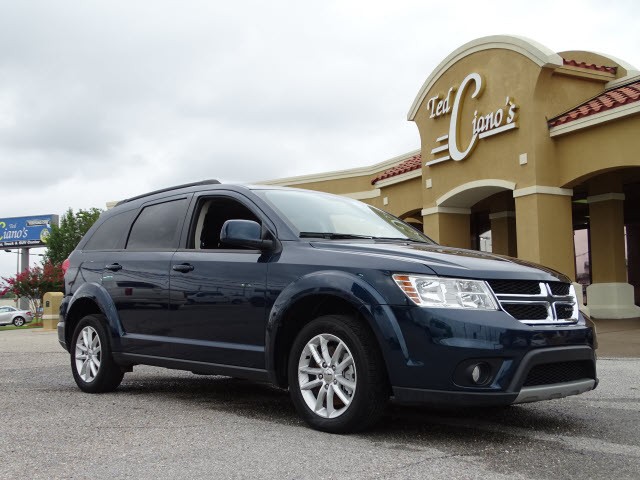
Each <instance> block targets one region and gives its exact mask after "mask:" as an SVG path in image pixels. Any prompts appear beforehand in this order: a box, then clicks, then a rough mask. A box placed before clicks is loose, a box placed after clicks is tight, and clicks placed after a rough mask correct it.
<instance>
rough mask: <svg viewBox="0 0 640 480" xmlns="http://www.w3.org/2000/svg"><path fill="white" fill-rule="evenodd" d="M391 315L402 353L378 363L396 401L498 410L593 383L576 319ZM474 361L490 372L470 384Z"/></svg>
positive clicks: (591, 357)
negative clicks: (541, 322) (536, 322)
mask: <svg viewBox="0 0 640 480" xmlns="http://www.w3.org/2000/svg"><path fill="white" fill-rule="evenodd" d="M392 310H393V313H394V316H395V319H396V321H397V323H398V326H399V327H400V328H399V329H400V331H401V332H402V339H401V341H400V342H399V343H400V345H402V344H404V348H397V349H395V350H394V351H392V350H387V352H386V353H387V355H385V357H386V359H387V368H388V371H389V378H390V381H391V385H392V388H393V393H394V397H395V399H396V400H397V401H399V402H402V403H413V404H437V405H460V406H499V405H510V404H513V403H524V402H532V401H538V400H546V399H552V398H561V397H564V396H568V395H575V394H580V393H584V392H586V391H589V390H592V389H594V388H595V387H596V386H597V384H598V380H597V376H596V368H595V350H594V345H593V344H594V338H593V332H592V330H591V329H590V328H589V327H587V326H586V325H585V323H584V319H583V318H581V319H580V321H579V322H578V324H575V325H566V324H565V325H548V326H530V325H526V324H523V323H521V322H519V321H517V320H515V319H513V318H512V317H510V316H509V315H507V314H506V313H505V312H502V311H496V312H464V311H460V310H457V311H452V310H444V309H425V308H419V307H416V308H412V307H392ZM388 344H389V342H387V345H388ZM401 353H402V354H401ZM479 363H482V364H484V365H485V366H486V367H487V369H488V370H489V371H490V374H488V379H487V381H486V382H481V384H480V385H477V384H473V382H472V381H471V379H470V375H469V372H470V371H471V369H472V368H473V365H476V364H479Z"/></svg>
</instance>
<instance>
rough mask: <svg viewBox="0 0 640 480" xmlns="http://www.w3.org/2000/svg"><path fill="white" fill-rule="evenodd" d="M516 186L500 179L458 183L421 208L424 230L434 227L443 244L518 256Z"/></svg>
mask: <svg viewBox="0 0 640 480" xmlns="http://www.w3.org/2000/svg"><path fill="white" fill-rule="evenodd" d="M515 186H516V185H515V183H513V182H508V181H505V180H501V179H486V180H475V181H473V182H468V183H465V184H463V185H460V186H458V187H456V188H454V189H452V190H450V191H449V192H447V193H445V194H444V195H442V196H441V197H440V198H438V199H437V200H436V205H437V206H436V207H435V208H433V209H425V210H423V215H424V218H425V225H426V224H428V226H425V231H426V232H427V233H430V232H429V230H427V228H429V229H432V228H434V227H435V228H436V229H437V231H438V241H439V242H440V243H443V244H445V245H453V246H459V247H465V248H473V249H476V250H483V251H491V252H494V253H498V254H501V255H510V256H517V239H516V225H515V202H514V199H513V190H514V189H515Z"/></svg>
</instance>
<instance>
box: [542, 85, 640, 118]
mask: <svg viewBox="0 0 640 480" xmlns="http://www.w3.org/2000/svg"><path fill="white" fill-rule="evenodd" d="M637 101H640V80H638V81H636V82H633V83H630V84H628V85H623V86H622V87H617V88H613V89H611V90H609V91H607V92H604V93H601V94H600V95H598V96H597V97H595V98H592V99H591V100H588V101H586V102H584V103H582V104H581V105H578V106H577V107H575V108H573V109H571V110H569V111H568V112H565V113H563V114H561V115H558V116H557V117H554V118H552V119H551V120H549V121H548V122H547V124H548V125H549V128H551V127H557V126H558V125H564V124H565V123H569V122H572V121H574V120H578V119H579V118H584V117H588V116H590V115H595V114H596V113H600V112H604V111H607V110H611V109H613V108H616V107H620V106H622V105H627V104H629V103H634V102H637Z"/></svg>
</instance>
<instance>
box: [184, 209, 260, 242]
mask: <svg viewBox="0 0 640 480" xmlns="http://www.w3.org/2000/svg"><path fill="white" fill-rule="evenodd" d="M196 211H197V212H198V213H197V217H196V218H197V220H196V224H195V229H194V233H193V235H192V237H191V240H190V241H189V248H195V249H196V250H201V249H205V250H211V249H231V248H234V249H240V250H242V248H239V247H230V246H228V245H221V244H220V231H221V230H222V225H224V222H226V221H227V220H252V221H254V222H258V223H262V222H261V221H260V219H259V218H258V217H257V216H256V215H254V214H253V213H252V212H251V210H249V209H248V208H247V207H245V206H244V205H243V204H241V203H240V202H238V201H237V200H234V199H232V198H228V197H218V198H203V199H201V200H200V204H199V205H198V208H197V210H196Z"/></svg>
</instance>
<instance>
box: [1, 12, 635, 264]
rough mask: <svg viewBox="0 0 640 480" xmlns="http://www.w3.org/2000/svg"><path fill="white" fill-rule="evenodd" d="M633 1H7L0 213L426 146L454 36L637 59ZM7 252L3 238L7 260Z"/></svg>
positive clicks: (364, 160)
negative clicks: (424, 128)
mask: <svg viewBox="0 0 640 480" xmlns="http://www.w3.org/2000/svg"><path fill="white" fill-rule="evenodd" d="M619 12H624V14H623V15H622V14H620V13H619ZM639 14H640V6H639V4H637V3H636V2H632V1H626V2H609V3H607V4H603V3H601V2H595V1H592V2H584V1H580V2H578V1H567V2H557V1H556V2H551V1H540V2H535V3H531V2H514V1H510V2H506V1H500V2H485V3H481V2H471V1H459V2H454V3H451V4H443V3H438V4H433V3H432V2H423V1H396V2H382V1H349V0H342V1H327V2H300V1H274V2H260V1H246V0H245V1H242V0H240V1H236V2H221V1H204V0H203V1H193V0H189V1H182V2H177V1H159V0H154V1H143V0H140V1H136V2H130V1H112V2H97V1H83V2H72V1H63V0H60V1H57V2H49V1H24V2H3V3H2V4H1V5H0V162H1V164H2V166H3V167H4V168H3V176H2V194H3V198H4V202H2V207H1V208H0V216H3V217H8V216H23V215H30V214H37V213H59V214H61V213H63V212H64V210H65V209H66V208H67V207H73V208H76V209H77V208H90V207H104V204H105V202H106V201H108V200H113V199H118V198H123V197H127V196H132V195H135V194H138V193H140V192H144V191H145V190H150V189H154V188H160V187H163V186H167V185H171V184H175V183H180V182H184V181H190V180H199V179H203V178H219V179H221V180H223V181H240V182H250V181H256V180H262V179H268V178H278V177H286V176H292V175H302V174H309V173H316V172H323V171H327V170H333V169H343V168H349V167H357V166H362V165H367V164H371V163H375V162H380V161H382V160H385V159H387V158H390V157H393V156H395V155H398V154H401V153H404V152H407V151H409V150H413V149H416V148H418V147H419V143H420V142H419V137H418V133H417V129H416V128H415V125H413V124H412V123H409V122H407V121H406V113H407V110H408V109H409V107H410V105H411V103H412V101H413V99H414V96H415V95H416V94H417V92H418V89H419V88H420V86H421V85H422V83H423V82H424V80H425V79H426V78H427V76H428V75H429V73H430V72H431V71H432V70H433V69H434V68H435V67H436V66H437V65H438V63H439V62H440V61H441V60H442V59H443V58H445V57H446V56H447V55H448V54H449V53H450V52H451V51H453V50H454V49H456V48H457V47H459V46H460V45H462V44H464V43H466V42H467V41H469V40H472V39H474V38H477V37H481V36H485V35H493V34H501V33H514V34H518V35H524V36H528V37H530V38H532V39H534V40H537V41H539V42H541V43H543V44H545V45H547V46H548V47H549V48H551V49H552V50H555V51H563V50H576V49H578V50H579V49H585V50H597V51H602V52H607V53H610V54H612V55H615V56H617V57H619V58H622V59H624V60H626V61H628V62H630V63H632V64H633V63H635V64H640V58H639V56H638V55H639V54H638V51H637V45H638V44H639V43H640V42H639V41H638V40H639V37H640V33H639V32H640V29H639V28H638V20H637V19H638V18H640V16H639ZM14 260H15V259H14V256H13V255H9V254H2V252H0V276H2V275H7V274H11V273H12V271H13V269H14V268H15V264H13V261H14Z"/></svg>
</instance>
